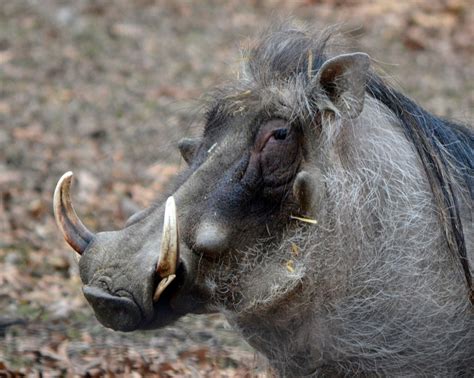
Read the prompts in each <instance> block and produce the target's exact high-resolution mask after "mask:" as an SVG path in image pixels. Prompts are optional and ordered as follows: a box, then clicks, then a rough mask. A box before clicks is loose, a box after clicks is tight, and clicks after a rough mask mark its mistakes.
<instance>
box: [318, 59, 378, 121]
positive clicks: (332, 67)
mask: <svg viewBox="0 0 474 378" xmlns="http://www.w3.org/2000/svg"><path fill="white" fill-rule="evenodd" d="M369 66H370V58H369V56H368V55H367V54H364V53H353V54H343V55H338V56H336V57H334V58H331V59H329V60H327V61H326V62H325V63H324V64H323V65H322V67H321V68H320V70H319V71H318V74H317V75H316V77H315V84H316V85H317V86H318V87H319V89H320V90H322V91H323V92H324V93H325V94H326V96H327V98H328V99H329V101H330V103H329V104H326V106H325V105H324V104H323V109H325V110H332V111H336V112H338V113H340V114H341V115H342V116H343V117H347V118H355V117H357V116H358V115H359V114H360V112H361V111H362V109H363V107H364V95H365V85H366V82H367V77H368V70H369Z"/></svg>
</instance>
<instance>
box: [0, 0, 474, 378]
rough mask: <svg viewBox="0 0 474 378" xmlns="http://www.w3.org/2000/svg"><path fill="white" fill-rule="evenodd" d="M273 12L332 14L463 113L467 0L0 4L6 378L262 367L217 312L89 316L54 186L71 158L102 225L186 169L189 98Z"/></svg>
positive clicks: (87, 211) (438, 109) (80, 202)
mask: <svg viewBox="0 0 474 378" xmlns="http://www.w3.org/2000/svg"><path fill="white" fill-rule="evenodd" d="M282 15H283V16H285V15H292V16H294V17H295V19H296V20H297V21H301V22H306V23H308V24H310V25H313V26H315V27H317V28H324V27H325V26H328V25H332V24H335V23H337V24H340V25H341V29H342V30H343V31H344V33H345V34H346V37H347V38H348V40H349V44H350V45H351V47H353V46H356V47H357V48H360V50H361V51H365V52H368V53H369V54H370V55H371V56H372V58H373V59H374V61H375V62H377V65H378V67H379V69H380V70H381V71H383V72H384V76H389V77H391V78H392V80H393V81H394V82H395V85H396V86H397V87H398V88H399V89H401V90H403V91H404V92H405V93H407V94H408V95H409V96H411V97H412V98H414V99H415V100H417V101H418V102H419V103H421V104H422V105H424V106H425V107H426V108H427V109H428V110H430V111H433V112H435V113H436V114H439V115H443V116H446V117H450V118H455V119H458V120H460V121H463V122H466V123H471V124H472V120H473V118H474V117H473V109H474V79H473V78H474V7H473V3H472V0H426V1H423V0H406V1H392V0H380V1H376V0H373V1H361V0H347V1H343V0H313V1H311V0H301V1H291V0H253V1H251V0H249V1H243V0H231V1H217V0H215V1H211V0H207V1H198V0H195V1H172V0H114V1H112V0H95V1H94V0H75V1H67V0H14V1H0V375H1V376H4V375H10V376H21V375H22V374H26V375H32V376H35V375H36V376H41V375H44V376H73V375H79V376H104V375H109V376H112V375H117V374H134V375H136V376H140V375H146V374H153V373H155V374H159V375H160V376H163V377H170V376H229V377H233V376H248V375H250V376H258V375H262V376H264V375H266V374H269V372H268V371H267V370H266V367H265V365H264V364H262V362H261V361H259V359H258V358H256V357H255V356H254V353H253V352H252V350H251V348H250V347H248V346H247V345H246V344H245V343H244V342H242V341H241V340H240V338H239V336H238V335H236V334H235V333H234V332H233V331H232V330H230V328H229V327H228V325H227V324H226V322H225V321H224V320H223V318H222V317H221V316H219V315H210V316H188V317H185V318H184V319H182V320H181V321H180V322H179V323H178V324H175V325H173V326H170V327H167V328H166V329H163V330H158V331H151V332H136V333H132V334H125V333H119V332H112V331H109V330H107V329H105V328H104V327H102V326H101V325H100V324H98V322H97V321H96V319H95V317H94V316H93V313H92V310H91V309H90V308H89V307H88V305H87V303H86V301H85V299H84V298H83V296H82V294H81V285H80V280H79V278H78V274H77V267H76V265H75V262H74V258H73V252H72V250H71V249H70V248H69V247H68V246H67V245H66V244H65V242H64V241H63V240H62V237H61V236H60V235H59V232H58V230H57V228H56V225H55V222H54V218H53V215H52V193H53V190H54V187H55V184H56V182H57V180H58V179H59V177H60V176H61V175H62V174H63V173H64V172H65V171H67V170H72V171H74V173H75V178H76V180H75V182H74V187H73V191H74V193H73V195H74V202H75V205H76V210H77V211H78V213H79V214H80V216H81V218H82V219H83V221H84V223H85V224H86V225H87V226H88V227H89V228H90V229H92V230H96V231H98V230H111V229H116V228H119V227H122V226H123V224H124V222H125V220H126V218H127V217H128V216H129V215H130V214H131V213H133V212H134V211H136V210H137V209H141V208H144V207H146V206H148V205H149V204H150V203H152V202H153V201H155V200H157V199H159V198H160V195H161V196H162V195H163V193H164V191H166V189H167V187H169V185H170V180H171V178H172V177H173V176H174V175H175V174H176V173H177V172H179V171H180V170H181V169H182V168H183V161H182V160H181V159H180V157H179V155H178V153H177V150H176V144H177V141H178V140H179V139H180V138H181V137H183V136H185V135H188V136H189V135H192V134H199V132H200V127H201V113H200V110H201V109H200V106H199V98H200V97H201V96H202V95H203V94H204V93H205V92H206V91H207V90H208V89H210V88H212V87H213V86H214V85H216V84H219V83H220V82H222V81H223V80H227V79H229V78H233V77H235V70H236V67H237V64H238V58H239V53H238V51H239V47H240V46H241V44H242V43H245V42H246V41H248V40H249V39H252V38H254V37H255V36H256V35H257V34H258V31H259V30H261V28H262V27H264V26H266V25H268V23H269V22H270V21H271V19H272V18H277V17H279V16H282Z"/></svg>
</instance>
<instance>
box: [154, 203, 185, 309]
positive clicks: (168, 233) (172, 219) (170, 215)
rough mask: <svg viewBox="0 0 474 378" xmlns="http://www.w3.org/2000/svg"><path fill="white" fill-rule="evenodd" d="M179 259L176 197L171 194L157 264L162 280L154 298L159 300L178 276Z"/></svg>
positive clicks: (166, 207) (166, 208) (166, 209)
mask: <svg viewBox="0 0 474 378" xmlns="http://www.w3.org/2000/svg"><path fill="white" fill-rule="evenodd" d="M178 260H179V236H178V221H177V216H176V204H175V201H174V198H173V197H172V196H171V197H169V198H168V199H167V200H166V205H165V216H164V223H163V234H162V236H161V249H160V257H159V259H158V263H157V265H156V272H157V273H158V275H159V276H160V278H161V281H160V283H159V284H158V287H157V288H156V290H155V294H154V296H153V300H155V301H156V300H158V298H159V297H160V295H161V293H162V292H163V291H164V290H165V289H166V288H167V287H168V285H169V284H170V283H171V282H172V281H173V280H174V279H175V278H176V267H177V264H178Z"/></svg>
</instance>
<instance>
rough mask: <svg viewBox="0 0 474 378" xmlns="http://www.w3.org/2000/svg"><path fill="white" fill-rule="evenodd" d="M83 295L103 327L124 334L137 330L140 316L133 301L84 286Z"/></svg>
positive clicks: (96, 288)
mask: <svg viewBox="0 0 474 378" xmlns="http://www.w3.org/2000/svg"><path fill="white" fill-rule="evenodd" d="M83 293H84V296H85V297H86V299H87V301H88V302H89V303H90V304H91V306H92V307H93V308H94V311H95V314H96V316H97V319H98V320H99V321H100V322H101V323H102V324H103V325H104V326H106V327H109V328H113V329H115V330H117V331H124V332H126V331H133V330H135V329H137V327H138V325H139V324H140V322H141V320H142V315H141V312H140V308H139V307H138V305H137V304H136V303H135V301H134V300H133V299H130V298H128V297H125V296H117V295H112V294H109V293H108V292H106V291H105V290H102V289H100V288H98V287H94V286H88V285H86V286H84V288H83Z"/></svg>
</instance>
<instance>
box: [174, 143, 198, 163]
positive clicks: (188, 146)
mask: <svg viewBox="0 0 474 378" xmlns="http://www.w3.org/2000/svg"><path fill="white" fill-rule="evenodd" d="M200 144H201V140H200V139H199V138H183V139H181V140H180V141H179V142H178V149H179V152H180V153H181V156H182V157H183V159H184V161H185V162H186V163H188V164H190V163H191V160H192V159H193V157H194V154H195V153H196V150H197V149H198V147H199V145H200Z"/></svg>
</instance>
